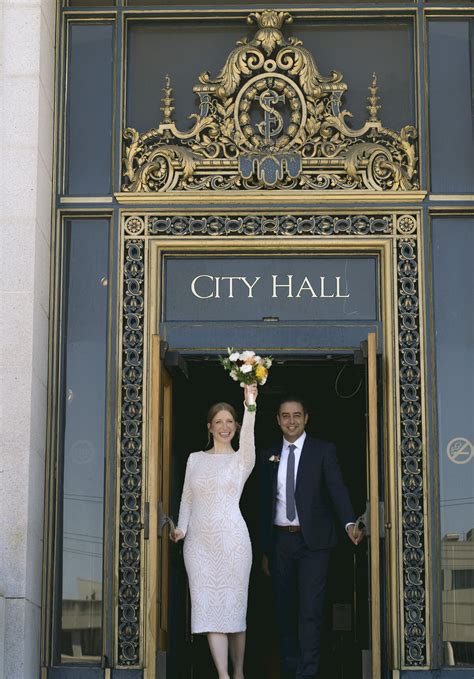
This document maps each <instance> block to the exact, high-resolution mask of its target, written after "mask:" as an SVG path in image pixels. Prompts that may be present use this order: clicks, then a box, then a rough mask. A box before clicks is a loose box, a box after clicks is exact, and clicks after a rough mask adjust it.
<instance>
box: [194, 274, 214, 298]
mask: <svg viewBox="0 0 474 679" xmlns="http://www.w3.org/2000/svg"><path fill="white" fill-rule="evenodd" d="M200 278H210V279H211V281H212V280H214V276H209V275H208V274H205V273H203V274H201V275H200V276H196V278H194V279H193V281H192V283H191V291H192V293H193V295H194V296H195V297H198V298H199V299H211V298H212V297H214V293H212V292H211V294H210V295H200V294H199V293H198V292H197V290H196V284H197V282H198V280H199V279H200Z"/></svg>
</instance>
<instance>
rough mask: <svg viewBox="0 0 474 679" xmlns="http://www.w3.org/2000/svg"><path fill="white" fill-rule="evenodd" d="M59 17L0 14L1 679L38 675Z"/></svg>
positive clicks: (41, 1)
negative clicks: (56, 39) (55, 63)
mask: <svg viewBox="0 0 474 679" xmlns="http://www.w3.org/2000/svg"><path fill="white" fill-rule="evenodd" d="M55 13H56V8H55V4H54V2H53V1H52V0H25V1H23V2H20V1H18V0H2V2H1V5H0V147H1V154H0V178H1V179H0V269H1V273H2V275H1V278H0V281H1V282H0V305H1V306H0V314H1V316H0V385H1V386H0V405H1V412H0V503H1V511H0V678H1V679H3V678H8V679H20V678H21V679H36V678H37V677H38V676H39V671H40V670H39V666H40V606H41V574H42V548H43V544H42V540H43V489H44V466H45V435H46V400H47V367H48V316H49V309H48V307H49V266H50V234H51V194H52V165H53V105H54V57H55Z"/></svg>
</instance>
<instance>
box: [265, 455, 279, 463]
mask: <svg viewBox="0 0 474 679" xmlns="http://www.w3.org/2000/svg"><path fill="white" fill-rule="evenodd" d="M268 461H269V462H273V464H276V463H277V462H280V456H279V455H272V456H271V457H269V458H268Z"/></svg>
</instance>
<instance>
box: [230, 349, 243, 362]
mask: <svg viewBox="0 0 474 679" xmlns="http://www.w3.org/2000/svg"><path fill="white" fill-rule="evenodd" d="M239 358H240V354H239V352H238V351H233V352H232V353H231V354H229V361H232V363H235V362H236V361H238V360H239Z"/></svg>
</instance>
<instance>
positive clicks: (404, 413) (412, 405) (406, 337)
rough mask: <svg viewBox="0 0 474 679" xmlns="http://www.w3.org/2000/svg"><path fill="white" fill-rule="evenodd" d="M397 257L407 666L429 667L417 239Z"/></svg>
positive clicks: (405, 244)
mask: <svg viewBox="0 0 474 679" xmlns="http://www.w3.org/2000/svg"><path fill="white" fill-rule="evenodd" d="M397 256H398V263H397V264H398V266H397V273H398V343H399V379H400V384H399V390H400V437H401V438H400V440H401V467H402V469H401V478H402V535H403V596H404V613H405V616H404V618H405V664H406V665H411V666H417V665H424V664H425V662H426V626H425V621H426V612H425V607H426V597H425V591H426V590H425V537H424V514H423V492H424V484H423V448H424V446H423V436H422V402H421V391H422V380H421V369H420V318H419V314H420V301H419V294H418V276H419V266H418V244H417V241H416V240H415V239H414V238H409V239H406V240H405V239H400V240H399V241H398V243H397Z"/></svg>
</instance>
